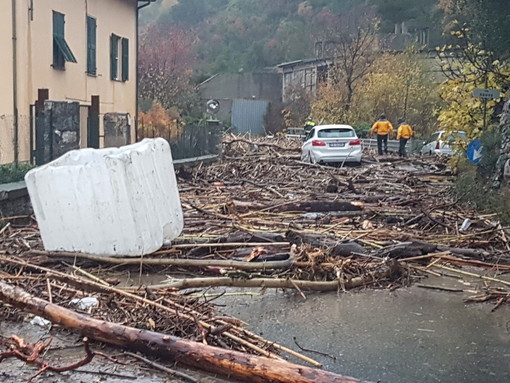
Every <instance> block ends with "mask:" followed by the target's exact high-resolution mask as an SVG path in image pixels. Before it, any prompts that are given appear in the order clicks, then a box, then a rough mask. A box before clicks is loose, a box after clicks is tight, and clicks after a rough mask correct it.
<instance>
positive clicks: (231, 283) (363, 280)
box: [123, 260, 401, 291]
mask: <svg viewBox="0 0 510 383" xmlns="http://www.w3.org/2000/svg"><path fill="white" fill-rule="evenodd" d="M400 274H401V266H400V264H399V263H398V262H397V261H395V260H389V261H387V262H386V263H384V264H382V265H381V269H380V270H378V271H376V272H372V273H369V274H366V275H363V276H360V277H355V278H351V279H347V280H334V281H306V280H296V279H283V278H282V279H274V278H251V279H246V278H242V277H241V278H231V277H220V278H190V279H179V280H172V281H170V282H168V283H164V284H158V285H151V286H150V288H151V289H181V290H182V289H188V288H198V287H219V286H224V287H266V288H289V289H294V288H295V289H298V290H310V291H335V290H341V289H345V290H349V289H354V288H356V287H361V286H365V285H368V284H370V283H374V282H376V281H381V280H384V279H393V278H395V277H397V276H400ZM134 289H135V288H123V290H127V291H129V290H134Z"/></svg>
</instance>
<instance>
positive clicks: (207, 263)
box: [26, 243, 294, 270]
mask: <svg viewBox="0 0 510 383" xmlns="http://www.w3.org/2000/svg"><path fill="white" fill-rule="evenodd" d="M287 246H288V243H287ZM213 247H214V245H213ZM26 254H33V255H37V256H43V258H42V259H41V260H40V261H39V262H34V264H42V263H48V262H50V261H51V260H52V259H55V258H57V259H58V258H75V259H86V260H91V261H95V262H98V263H109V264H116V265H140V264H141V265H144V266H154V265H156V266H176V267H197V268H198V267H226V268H233V269H240V270H270V269H287V268H289V267H291V266H292V264H293V263H294V260H293V259H292V258H289V255H288V254H286V255H287V259H283V260H275V261H272V260H270V261H265V260H263V259H261V260H260V261H258V262H243V261H234V260H228V259H225V260H224V259H173V258H170V259H169V258H140V257H136V258H117V257H103V256H100V255H93V254H85V253H72V252H65V251H55V252H49V251H42V250H30V251H28V252H27V253H26ZM282 255H283V254H282Z"/></svg>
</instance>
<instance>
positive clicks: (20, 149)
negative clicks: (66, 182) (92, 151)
mask: <svg viewBox="0 0 510 383" xmlns="http://www.w3.org/2000/svg"><path fill="white" fill-rule="evenodd" d="M152 1H154V0H143V1H141V0H138V1H135V0H73V1H69V0H12V1H8V0H4V1H2V11H1V12H0V46H1V47H2V48H3V49H2V50H3V55H2V60H0V71H1V73H2V75H1V76H0V89H1V90H2V91H1V92H0V163H10V162H14V161H30V160H32V159H34V158H36V159H37V162H38V163H43V162H47V161H49V160H52V159H53V158H55V157H58V156H59V155H61V154H63V152H65V151H67V150H70V149H75V148H79V147H87V146H92V147H104V146H117V145H122V144H126V143H131V142H133V141H134V140H135V139H136V135H135V122H134V121H136V119H135V117H136V111H137V95H136V91H137V87H136V83H137V70H136V68H137V29H138V11H139V9H141V8H143V7H145V6H146V5H149V4H150V3H151V2H152Z"/></svg>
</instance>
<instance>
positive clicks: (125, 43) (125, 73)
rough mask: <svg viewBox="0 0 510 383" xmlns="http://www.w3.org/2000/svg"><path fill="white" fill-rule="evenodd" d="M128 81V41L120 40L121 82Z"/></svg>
mask: <svg viewBox="0 0 510 383" xmlns="http://www.w3.org/2000/svg"><path fill="white" fill-rule="evenodd" d="M128 79H129V40H128V39H125V38H123V39H122V81H127V80H128Z"/></svg>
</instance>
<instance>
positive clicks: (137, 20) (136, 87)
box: [13, 0, 155, 141]
mask: <svg viewBox="0 0 510 383" xmlns="http://www.w3.org/2000/svg"><path fill="white" fill-rule="evenodd" d="M13 1H14V0H13ZM154 1H155V0H147V2H146V3H145V4H142V5H139V6H137V7H136V49H135V52H136V53H135V55H136V57H135V62H136V84H135V93H136V96H135V97H136V101H135V108H136V110H135V141H138V104H139V102H138V81H139V80H138V79H139V77H140V76H139V74H140V71H139V69H138V41H139V38H138V34H139V29H140V20H139V19H140V9H142V8H145V7H146V6H148V5H150V4H151V3H152V2H154Z"/></svg>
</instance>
